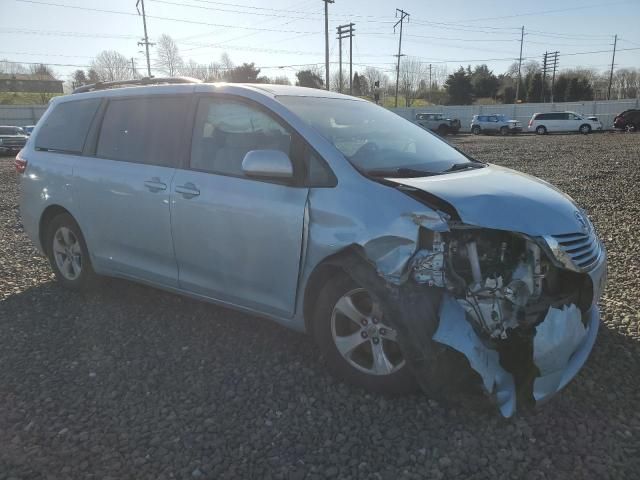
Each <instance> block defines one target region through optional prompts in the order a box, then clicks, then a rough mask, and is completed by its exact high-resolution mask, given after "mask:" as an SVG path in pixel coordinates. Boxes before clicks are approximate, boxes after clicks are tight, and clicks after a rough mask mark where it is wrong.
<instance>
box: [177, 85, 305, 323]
mask: <svg viewBox="0 0 640 480" xmlns="http://www.w3.org/2000/svg"><path fill="white" fill-rule="evenodd" d="M291 145H292V133H291V131H290V130H289V129H288V128H287V127H286V126H284V125H282V124H281V123H280V122H279V121H277V120H276V119H275V118H274V117H273V116H271V115H270V114H269V113H268V112H267V111H265V110H263V109H262V108H261V107H259V106H258V105H256V104H253V103H247V102H245V101H244V100H238V99H232V98H227V97H206V98H202V99H201V100H200V103H199V105H198V109H197V114H196V122H195V126H194V131H193V141H192V148H191V159H190V167H189V169H180V170H177V171H176V174H175V177H174V180H173V184H172V230H173V239H174V245H175V252H176V258H177V261H178V268H179V281H180V287H181V288H183V289H185V290H188V291H191V292H194V293H197V294H200V295H205V296H208V297H211V298H214V299H217V300H219V301H223V302H227V303H231V304H234V305H238V306H242V307H246V308H251V309H254V310H258V311H261V312H265V313H272V314H276V315H285V316H290V315H292V314H293V312H294V306H295V299H296V288H297V284H298V273H299V268H300V256H301V252H302V241H303V223H304V211H305V204H306V201H307V194H308V188H306V187H297V186H293V185H288V184H284V183H275V182H268V181H262V180H256V179H251V178H248V177H246V176H245V175H244V174H243V171H242V160H243V159H244V156H245V154H246V153H247V152H248V151H250V150H262V149H278V150H282V151H284V152H285V153H287V154H288V155H290V154H291V152H290V150H291Z"/></svg>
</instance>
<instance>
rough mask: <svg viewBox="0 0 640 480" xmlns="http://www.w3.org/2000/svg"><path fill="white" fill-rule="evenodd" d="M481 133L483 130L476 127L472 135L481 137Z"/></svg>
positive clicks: (472, 130)
mask: <svg viewBox="0 0 640 480" xmlns="http://www.w3.org/2000/svg"><path fill="white" fill-rule="evenodd" d="M481 132H482V129H481V128H480V127H479V126H478V125H474V126H473V128H472V129H471V133H473V134H474V135H480V133H481Z"/></svg>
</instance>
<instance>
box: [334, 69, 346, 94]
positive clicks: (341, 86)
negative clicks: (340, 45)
mask: <svg viewBox="0 0 640 480" xmlns="http://www.w3.org/2000/svg"><path fill="white" fill-rule="evenodd" d="M341 79H342V82H340V80H341ZM330 86H331V90H333V91H335V92H342V93H348V91H349V70H347V71H345V70H344V68H343V69H342V77H340V71H339V70H338V71H335V72H333V73H332V74H331V83H330Z"/></svg>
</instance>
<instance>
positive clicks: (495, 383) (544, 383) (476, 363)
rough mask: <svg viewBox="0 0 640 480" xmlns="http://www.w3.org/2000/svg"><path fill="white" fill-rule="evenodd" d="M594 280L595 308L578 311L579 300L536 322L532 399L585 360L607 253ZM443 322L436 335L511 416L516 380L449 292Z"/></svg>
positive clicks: (560, 384)
mask: <svg viewBox="0 0 640 480" xmlns="http://www.w3.org/2000/svg"><path fill="white" fill-rule="evenodd" d="M588 275H589V276H590V277H591V282H592V285H593V302H592V305H591V308H590V309H589V310H588V311H586V312H584V313H582V314H580V312H579V310H578V308H577V307H576V306H575V305H573V304H572V305H569V306H566V307H564V308H562V309H555V308H549V311H548V313H547V316H546V317H545V319H544V320H543V321H542V322H541V323H540V324H538V326H537V327H536V335H535V337H534V340H533V353H532V355H533V364H534V365H535V367H536V368H537V371H538V376H537V377H535V378H534V379H533V386H532V392H533V399H534V400H535V402H536V404H541V403H544V402H545V401H547V400H548V399H549V398H551V397H552V396H553V395H555V394H556V393H557V392H559V391H560V390H561V389H562V388H564V387H565V386H566V385H567V384H568V383H569V382H570V381H571V380H572V379H573V378H574V377H575V376H576V374H577V373H578V372H579V371H580V369H581V368H582V366H583V365H584V364H585V362H586V361H587V358H588V357H589V354H590V353H591V350H592V349H593V346H594V344H595V341H596V336H597V333H598V328H599V326H600V310H599V309H598V305H597V301H598V300H599V298H600V296H601V294H602V292H603V290H604V287H605V285H606V277H607V264H606V253H605V252H604V251H603V255H602V256H601V258H600V260H599V261H598V263H597V264H596V266H595V267H594V268H592V269H591V271H590V272H588ZM439 318H440V322H439V325H438V329H437V330H436V332H435V334H434V335H433V340H435V341H436V342H438V343H441V344H443V345H447V346H449V347H451V348H453V349H454V350H456V351H458V352H460V353H462V354H463V355H464V356H465V357H466V358H467V360H468V361H469V365H470V367H471V368H472V369H473V370H474V371H475V372H476V373H477V374H478V375H479V376H480V378H481V379H482V386H483V388H484V389H485V391H486V392H487V393H489V394H490V395H493V397H494V398H495V400H496V402H497V404H498V408H499V409H500V412H501V413H502V415H503V416H505V417H511V416H512V415H513V414H514V413H515V412H516V408H517V398H516V397H517V395H516V390H517V386H516V381H515V379H514V376H513V375H512V374H511V373H510V372H508V371H507V370H506V369H505V368H504V367H503V366H502V364H501V362H500V355H499V353H498V352H497V351H496V350H495V349H492V348H490V347H489V346H487V344H486V343H485V342H483V341H482V339H481V338H480V337H479V336H478V335H477V334H476V332H475V330H474V329H473V327H472V326H471V324H470V323H469V321H467V319H466V313H465V311H464V309H463V308H462V306H461V305H460V303H459V302H458V301H457V300H456V299H455V298H454V297H452V296H451V295H450V294H446V295H445V296H444V298H443V300H442V303H441V305H440V311H439Z"/></svg>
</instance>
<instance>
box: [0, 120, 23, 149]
mask: <svg viewBox="0 0 640 480" xmlns="http://www.w3.org/2000/svg"><path fill="white" fill-rule="evenodd" d="M28 138H29V136H28V135H27V134H25V133H24V131H23V130H22V129H21V128H20V127H12V126H0V154H3V155H7V154H9V155H15V154H16V153H18V152H19V151H20V150H21V149H22V147H24V144H25V143H26V142H27V139H28Z"/></svg>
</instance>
